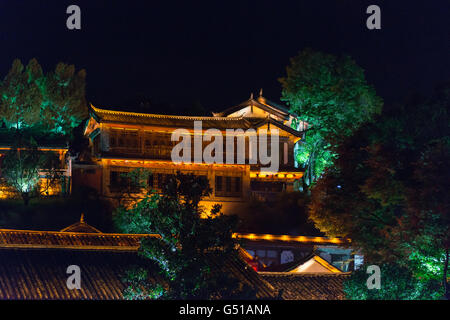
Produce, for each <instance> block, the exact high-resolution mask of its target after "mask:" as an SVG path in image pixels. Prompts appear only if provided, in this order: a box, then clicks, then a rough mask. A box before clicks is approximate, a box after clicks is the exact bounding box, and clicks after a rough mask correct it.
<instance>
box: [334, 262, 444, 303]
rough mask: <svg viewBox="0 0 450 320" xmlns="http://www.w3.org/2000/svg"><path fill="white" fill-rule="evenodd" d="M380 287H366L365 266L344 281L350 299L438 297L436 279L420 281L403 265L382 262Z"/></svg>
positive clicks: (423, 298) (426, 298)
mask: <svg viewBox="0 0 450 320" xmlns="http://www.w3.org/2000/svg"><path fill="white" fill-rule="evenodd" d="M380 271H381V286H380V289H368V288H367V284H366V281H367V278H368V276H369V275H368V274H367V273H366V268H365V267H364V266H363V267H361V268H360V269H358V270H357V271H354V272H353V273H352V274H351V276H350V278H349V279H348V280H347V281H345V282H344V288H343V289H344V293H345V296H346V298H347V299H350V300H435V299H439V298H440V296H439V293H438V292H439V283H438V282H437V281H436V280H429V281H421V280H419V279H418V278H416V277H414V275H413V273H412V272H411V271H410V270H409V269H408V268H405V267H401V266H399V265H397V264H383V265H382V266H381V267H380Z"/></svg>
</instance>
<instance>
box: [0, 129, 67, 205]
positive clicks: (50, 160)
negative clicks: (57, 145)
mask: <svg viewBox="0 0 450 320" xmlns="http://www.w3.org/2000/svg"><path fill="white" fill-rule="evenodd" d="M59 169H60V164H59V159H58V157H57V155H56V154H54V153H52V152H44V151H41V150H39V149H38V146H37V144H36V141H34V140H33V139H32V138H31V139H29V140H28V139H25V138H22V137H20V136H18V137H16V142H15V145H14V146H13V147H12V148H11V149H10V150H8V152H7V153H6V154H5V155H4V157H2V163H1V172H2V178H3V179H4V180H5V183H6V184H7V185H9V186H10V187H12V188H13V189H14V190H15V191H16V192H17V193H18V194H19V195H20V196H21V197H22V199H23V201H24V204H25V205H28V203H29V201H30V199H31V198H34V197H38V196H40V195H41V194H45V193H46V192H47V191H48V190H49V188H53V187H55V186H56V185H57V184H58V183H60V182H61V172H60V170H59ZM41 176H43V177H45V184H43V183H42V181H40V177H41Z"/></svg>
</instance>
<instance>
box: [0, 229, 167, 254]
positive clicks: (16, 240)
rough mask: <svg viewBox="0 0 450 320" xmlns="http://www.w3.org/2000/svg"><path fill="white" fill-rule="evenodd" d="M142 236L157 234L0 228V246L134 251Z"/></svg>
mask: <svg viewBox="0 0 450 320" xmlns="http://www.w3.org/2000/svg"><path fill="white" fill-rule="evenodd" d="M143 237H158V235H135V234H114V233H81V232H60V231H34V230H11V229H0V248H30V249H32V248H35V249H37V248H40V249H73V250H113V251H136V250H138V248H139V245H140V240H141V239H142V238H143Z"/></svg>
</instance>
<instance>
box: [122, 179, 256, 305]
mask: <svg viewBox="0 0 450 320" xmlns="http://www.w3.org/2000/svg"><path fill="white" fill-rule="evenodd" d="M210 193H211V188H210V187H209V183H208V181H207V179H206V178H205V177H198V176H194V175H191V174H188V175H184V174H181V173H177V174H176V175H174V176H171V177H169V178H168V179H167V180H166V181H165V184H164V188H163V192H162V195H159V194H157V193H153V194H151V193H149V194H148V195H147V196H146V197H145V198H144V199H143V200H141V201H140V202H138V203H137V204H135V205H134V206H133V207H132V208H131V209H128V210H126V209H124V208H120V209H119V210H118V211H117V212H116V214H115V223H116V225H117V226H118V228H119V229H120V230H121V231H122V232H126V233H149V234H159V235H160V236H161V238H153V239H146V240H144V241H143V242H142V243H141V248H140V252H139V253H140V255H142V256H143V257H145V258H147V259H149V260H151V261H153V262H154V263H155V264H156V265H157V266H158V268H159V270H160V275H161V276H162V277H163V279H164V281H163V282H164V283H165V284H167V286H165V287H163V286H161V285H151V284H149V282H148V281H147V280H146V277H147V276H146V273H145V270H141V269H137V270H134V271H132V272H130V274H131V275H134V276H133V277H131V279H130V278H128V279H127V283H129V284H131V287H129V288H128V289H127V291H126V293H127V296H128V297H129V298H133V299H151V298H161V299H227V298H228V299H230V298H252V297H253V298H254V292H253V291H252V290H250V289H249V288H247V287H246V286H245V285H244V284H242V283H241V282H240V281H239V280H238V279H236V278H234V277H233V276H231V274H229V272H227V270H223V267H224V266H226V265H228V264H229V262H230V261H232V259H238V256H237V255H238V253H237V250H236V242H235V240H234V239H233V238H232V236H231V235H232V230H233V228H234V226H235V224H236V217H234V216H225V215H223V214H222V213H221V212H220V206H219V205H216V206H214V208H213V209H212V210H211V212H209V215H208V217H207V218H202V215H203V214H205V213H207V212H205V211H204V209H203V208H202V207H201V206H200V205H199V202H200V200H201V199H202V198H203V197H205V196H208V195H209V194H210ZM133 284H134V285H133Z"/></svg>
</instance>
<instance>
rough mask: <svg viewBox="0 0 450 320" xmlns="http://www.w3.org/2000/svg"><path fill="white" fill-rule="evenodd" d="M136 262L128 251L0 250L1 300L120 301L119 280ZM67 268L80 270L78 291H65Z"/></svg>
mask: <svg viewBox="0 0 450 320" xmlns="http://www.w3.org/2000/svg"><path fill="white" fill-rule="evenodd" d="M136 263H142V261H140V259H139V257H138V256H137V255H136V254H133V253H130V252H99V251H79V250H50V249H43V250H41V249H39V250H29V249H0V299H7V300H9V299H20V300H23V299H31V300H36V299H39V300H40V299H49V300H54V299H56V300H67V299H89V300H115V299H123V296H122V292H123V290H124V289H125V286H124V284H123V283H122V281H121V278H122V277H123V276H124V275H125V271H126V270H127V268H128V267H129V265H131V264H136ZM70 265H78V266H79V267H80V270H81V289H80V290H69V289H68V288H67V285H66V282H67V278H68V277H69V276H70V274H67V273H66V271H67V267H68V266H70Z"/></svg>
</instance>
